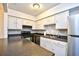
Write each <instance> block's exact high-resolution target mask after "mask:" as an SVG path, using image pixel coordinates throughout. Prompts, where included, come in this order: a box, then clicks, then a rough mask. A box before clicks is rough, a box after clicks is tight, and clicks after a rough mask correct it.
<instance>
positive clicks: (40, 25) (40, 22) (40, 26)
mask: <svg viewBox="0 0 79 59" xmlns="http://www.w3.org/2000/svg"><path fill="white" fill-rule="evenodd" d="M35 26H36V29H44V21H43V20H38V21H36V22H35Z"/></svg>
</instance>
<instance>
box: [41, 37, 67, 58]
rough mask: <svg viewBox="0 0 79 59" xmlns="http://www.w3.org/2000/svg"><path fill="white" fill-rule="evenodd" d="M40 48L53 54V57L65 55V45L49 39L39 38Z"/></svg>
mask: <svg viewBox="0 0 79 59" xmlns="http://www.w3.org/2000/svg"><path fill="white" fill-rule="evenodd" d="M40 46H41V47H43V48H45V49H47V50H49V51H51V52H53V53H55V56H66V55H67V43H66V42H61V41H57V40H53V39H49V38H44V37H41V38H40Z"/></svg>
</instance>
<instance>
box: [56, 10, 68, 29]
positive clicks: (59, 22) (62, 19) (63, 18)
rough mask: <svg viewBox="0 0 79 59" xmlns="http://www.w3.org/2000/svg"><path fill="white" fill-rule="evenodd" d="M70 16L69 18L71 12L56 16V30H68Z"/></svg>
mask: <svg viewBox="0 0 79 59" xmlns="http://www.w3.org/2000/svg"><path fill="white" fill-rule="evenodd" d="M68 16H69V11H65V12H62V13H59V14H57V15H55V16H54V19H55V23H56V29H67V28H68V22H67V20H68Z"/></svg>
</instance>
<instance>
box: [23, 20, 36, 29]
mask: <svg viewBox="0 0 79 59" xmlns="http://www.w3.org/2000/svg"><path fill="white" fill-rule="evenodd" d="M22 25H28V26H32V29H35V21H33V20H28V19H23V22H22Z"/></svg>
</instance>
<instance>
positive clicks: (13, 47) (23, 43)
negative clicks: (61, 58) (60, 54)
mask: <svg viewBox="0 0 79 59" xmlns="http://www.w3.org/2000/svg"><path fill="white" fill-rule="evenodd" d="M0 55H1V56H53V55H54V53H52V52H50V51H48V50H46V49H44V48H42V47H40V46H39V45H36V44H35V43H33V42H31V41H29V40H27V39H18V38H17V39H14V41H12V42H10V41H8V39H0Z"/></svg>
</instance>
